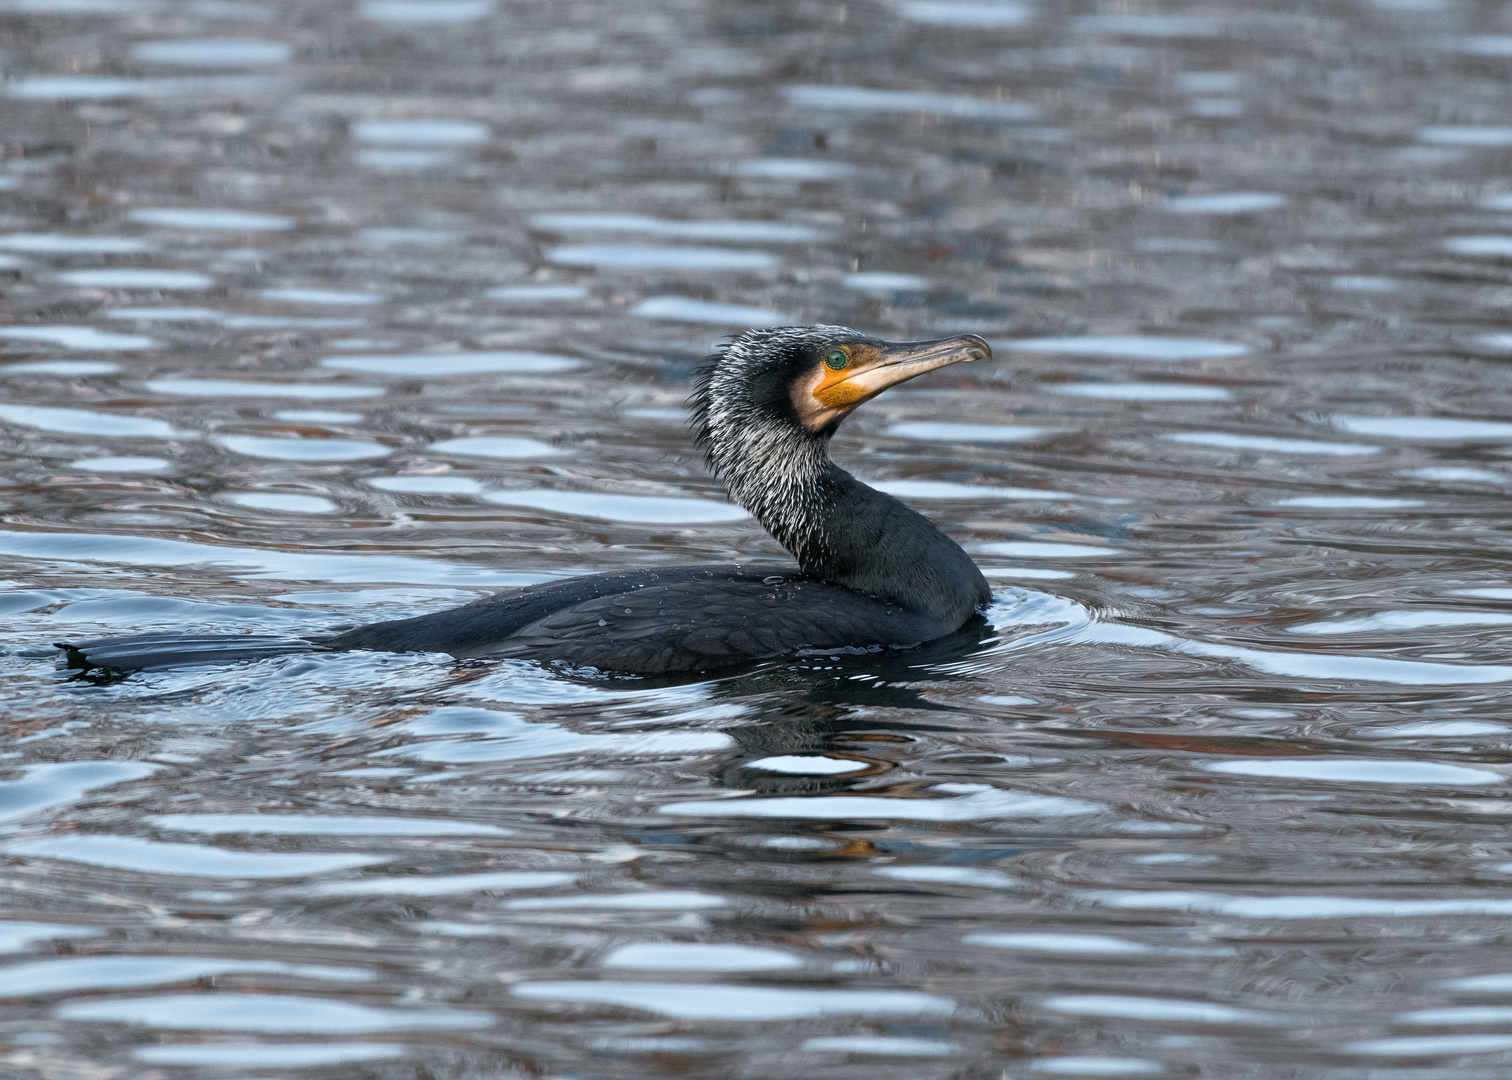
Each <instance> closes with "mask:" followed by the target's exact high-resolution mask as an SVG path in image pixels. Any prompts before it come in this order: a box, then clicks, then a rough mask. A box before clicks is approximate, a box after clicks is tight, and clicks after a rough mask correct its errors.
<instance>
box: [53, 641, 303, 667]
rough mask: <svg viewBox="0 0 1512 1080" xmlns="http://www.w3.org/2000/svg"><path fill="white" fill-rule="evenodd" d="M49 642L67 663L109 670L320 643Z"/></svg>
mask: <svg viewBox="0 0 1512 1080" xmlns="http://www.w3.org/2000/svg"><path fill="white" fill-rule="evenodd" d="M53 645H54V646H55V647H56V648H59V649H62V650H63V654H64V655H63V661H64V663H65V664H66V666H68V667H71V668H108V669H110V670H113V671H143V670H146V669H149V668H167V667H184V666H187V665H190V664H227V663H231V662H232V661H235V660H265V659H267V658H268V657H272V656H286V655H288V654H289V653H300V652H316V651H319V650H320V649H321V648H322V646H320V645H318V644H316V643H315V642H313V641H306V640H304V639H303V638H289V637H276V636H274V635H272V634H172V633H158V634H137V635H135V636H132V637H119V638H97V639H95V640H93V641H55V642H53Z"/></svg>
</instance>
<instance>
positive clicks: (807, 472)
mask: <svg viewBox="0 0 1512 1080" xmlns="http://www.w3.org/2000/svg"><path fill="white" fill-rule="evenodd" d="M991 355H992V350H991V349H990V348H989V347H988V345H987V343H986V342H985V341H983V340H982V339H981V338H979V337H977V336H975V335H974V334H967V335H963V336H960V337H950V338H942V339H939V340H934V341H907V342H893V341H884V340H881V339H880V338H876V337H872V336H870V335H867V334H863V333H861V332H860V331H857V330H852V329H850V328H848V327H843V326H778V327H770V328H766V329H760V330H751V331H747V332H746V333H744V334H741V335H739V336H738V337H736V338H734V339H733V340H732V341H731V342H730V343H729V344H728V345H726V346H725V347H724V348H723V350H722V351H721V352H719V353H717V354H715V355H714V356H711V357H708V358H706V360H705V362H704V366H703V368H702V370H701V372H700V374H699V375H698V378H697V381H696V384H695V388H694V391H693V395H692V397H691V398H690V404H691V406H692V426H693V429H694V432H695V437H696V439H697V441H698V443H699V444H700V445H701V446H702V447H703V449H704V451H705V453H706V454H707V457H708V462H709V465H710V467H711V468H712V469H713V471H714V472H715V473H716V474H717V475H718V476H719V477H720V478H721V479H723V480H724V482H725V484H726V486H727V488H728V490H729V493H730V495H731V497H732V498H733V499H734V500H735V501H736V502H738V503H740V504H741V505H742V506H744V507H745V508H746V509H747V510H749V511H750V513H751V514H752V515H753V516H754V517H755V518H756V520H757V521H759V522H760V523H761V525H762V526H763V527H764V528H765V529H766V530H767V532H769V533H770V534H771V535H772V537H773V538H774V539H776V540H777V542H778V543H780V544H781V545H782V546H783V547H784V548H786V549H787V550H788V552H790V553H791V554H792V556H793V559H794V563H793V564H782V563H737V564H713V565H707V566H686V567H677V568H670V569H669V568H663V567H658V568H655V569H637V570H618V571H614V572H611V573H605V574H594V575H590V576H586V577H575V578H570V579H567V580H564V581H554V582H548V583H546V584H542V585H534V586H531V587H529V588H524V589H519V590H517V591H514V592H509V593H501V594H498V595H495V596H490V597H487V598H485V599H482V600H478V601H475V602H474V603H471V604H466V605H464V606H462V607H458V608H453V609H451V610H448V611H441V612H436V613H434V614H430V615H421V616H418V617H416V618H411V619H398V620H394V621H391V622H381V623H374V624H372V625H370V626H362V627H358V628H357V629H355V630H350V631H348V632H346V633H342V634H337V635H335V636H328V637H310V638H280V637H267V636H260V635H242V636H236V635H182V634H143V635H137V636H135V637H125V638H115V639H103V640H99V641H83V642H76V643H69V642H64V643H59V644H58V648H60V649H63V650H64V661H65V663H67V664H68V666H70V667H86V668H88V667H99V668H107V669H116V670H138V669H144V668H161V667H171V666H178V665H182V664H192V663H208V662H218V661H230V660H241V659H250V658H260V657H268V656H276V655H280V654H284V653H292V652H308V651H346V650H354V649H363V650H378V651H385V652H441V653H450V654H451V655H452V656H454V657H458V658H474V657H476V658H524V659H534V660H538V661H541V662H543V663H547V664H550V665H554V666H557V667H561V668H564V669H568V670H571V671H577V672H581V671H584V670H587V669H591V670H593V671H596V672H601V673H605V674H628V675H657V674H668V673H678V672H699V671H712V670H717V669H720V668H726V667H730V666H732V665H737V664H740V663H742V662H745V661H749V660H755V659H759V658H762V657H771V656H780V655H785V654H793V653H821V654H823V653H834V652H858V651H860V652H865V651H877V650H881V649H888V648H907V647H910V646H915V645H919V644H922V643H924V642H928V641H933V640H935V639H938V638H941V637H944V636H946V635H948V634H951V633H953V632H955V631H956V630H958V629H960V628H961V627H962V626H964V625H965V624H966V623H967V622H969V621H970V620H971V619H972V618H973V617H974V616H975V614H976V613H977V612H978V611H980V610H981V609H982V608H983V607H984V606H985V605H986V604H987V603H988V602H989V600H990V599H991V593H990V590H989V589H988V587H987V582H986V580H985V579H984V578H983V577H982V574H981V571H980V570H978V569H977V567H976V565H975V564H974V563H973V562H972V561H971V558H970V557H969V556H968V555H967V554H966V552H965V551H963V550H962V549H961V547H960V545H959V544H957V543H956V542H955V541H953V540H951V539H950V538H949V537H948V536H946V535H945V534H944V533H943V532H941V531H940V530H939V529H938V528H937V527H936V526H935V525H934V524H933V523H932V522H931V521H929V519H927V518H925V517H924V516H923V515H922V514H919V513H917V512H915V511H914V510H911V509H909V508H908V507H907V506H905V505H903V503H901V502H899V501H898V500H897V499H894V498H893V497H892V496H890V495H886V494H883V493H882V492H880V491H877V490H876V489H874V488H871V487H868V486H867V485H866V484H864V483H862V482H861V481H860V480H857V479H856V478H855V477H854V476H852V475H851V474H850V473H848V472H846V471H845V470H844V469H842V468H841V467H840V466H839V465H837V464H835V462H834V461H832V460H831V459H830V456H829V444H830V439H831V437H832V436H833V435H834V434H835V431H836V429H837V428H838V427H839V426H840V424H841V422H842V421H843V420H844V419H845V418H846V417H847V416H849V415H850V414H851V412H853V411H854V410H855V409H856V407H857V406H859V405H861V404H862V403H863V402H865V401H869V400H870V399H871V398H874V397H876V396H877V395H878V394H880V393H882V391H884V390H886V389H887V388H888V387H890V386H896V385H898V384H899V383H902V382H906V381H907V380H909V379H912V378H914V377H916V376H919V375H923V374H924V373H925V372H929V371H934V370H936V369H937V368H942V367H945V366H946V365H948V364H955V363H960V362H962V361H972V360H984V359H989V358H990V357H991Z"/></svg>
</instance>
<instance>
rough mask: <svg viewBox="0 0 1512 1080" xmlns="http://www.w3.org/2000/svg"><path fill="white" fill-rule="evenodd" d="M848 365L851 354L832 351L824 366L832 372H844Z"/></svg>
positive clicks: (836, 350)
mask: <svg viewBox="0 0 1512 1080" xmlns="http://www.w3.org/2000/svg"><path fill="white" fill-rule="evenodd" d="M848 363H850V354H848V353H847V352H846V351H845V350H844V349H831V350H830V353H829V355H828V356H826V357H825V358H824V366H825V367H827V368H829V369H830V370H831V371H843V370H844V369H845V365H846V364H848Z"/></svg>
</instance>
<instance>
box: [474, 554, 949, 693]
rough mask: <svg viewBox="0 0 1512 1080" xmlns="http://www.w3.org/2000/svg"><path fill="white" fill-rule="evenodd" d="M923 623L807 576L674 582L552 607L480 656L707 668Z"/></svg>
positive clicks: (866, 640) (889, 641)
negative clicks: (772, 581) (771, 581)
mask: <svg viewBox="0 0 1512 1080" xmlns="http://www.w3.org/2000/svg"><path fill="white" fill-rule="evenodd" d="M938 636H940V630H939V629H938V628H936V627H934V626H933V625H932V622H931V620H928V619H926V618H921V617H919V616H918V615H915V614H912V613H910V612H907V611H905V610H903V609H902V608H900V607H897V606H896V605H892V604H887V603H884V602H883V601H880V600H875V599H873V598H871V597H868V596H862V595H861V594H859V593H855V592H852V591H850V590H849V589H845V588H842V587H840V586H838V585H830V584H827V583H825V582H822V581H814V580H812V579H809V578H797V577H795V578H788V579H785V580H782V581H780V582H778V583H776V584H766V583H764V582H762V581H759V580H749V579H747V580H728V579H726V580H705V581H698V580H695V581H682V582H675V583H672V584H667V585H654V586H649V587H646V588H642V589H637V590H636V591H634V592H627V593H617V594H613V595H609V596H600V597H595V598H593V599H590V600H586V601H583V602H581V603H577V604H573V605H571V606H568V607H564V608H561V609H559V610H557V611H554V612H552V613H550V614H549V615H546V616H545V617H544V618H541V619H538V620H536V621H535V622H533V623H531V624H530V625H528V626H524V627H522V628H520V629H519V630H518V631H517V632H516V633H514V634H513V635H511V636H510V637H508V638H506V639H504V640H502V641H499V642H497V643H496V644H494V645H492V646H490V647H488V648H487V649H486V650H483V651H479V652H477V653H473V654H472V655H475V656H486V657H520V658H530V659H536V660H541V661H545V662H548V663H558V664H563V665H566V666H569V667H575V668H597V669H598V670H600V671H606V672H639V673H657V672H679V671H701V670H714V669H717V668H722V667H729V666H731V665H734V664H738V663H741V662H743V661H746V660H754V659H758V658H760V657H765V656H779V655H783V654H787V653H794V652H799V651H801V650H805V649H810V650H815V651H819V652H823V651H825V650H830V649H856V648H863V649H864V648H870V647H887V646H907V645H915V644H918V643H919V642H922V641H928V640H930V639H931V638H934V637H938Z"/></svg>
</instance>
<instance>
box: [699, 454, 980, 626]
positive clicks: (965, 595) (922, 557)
mask: <svg viewBox="0 0 1512 1080" xmlns="http://www.w3.org/2000/svg"><path fill="white" fill-rule="evenodd" d="M740 441H741V442H742V443H746V444H747V445H744V446H742V447H741V448H740V451H741V452H739V453H736V454H732V455H730V456H728V457H726V458H725V461H724V462H720V461H719V460H718V458H719V457H720V456H722V455H717V454H716V455H714V456H715V458H716V466H719V465H725V466H726V467H723V468H720V469H719V471H720V473H721V475H722V476H723V477H724V480H725V482H726V483H727V484H728V485H729V488H730V494H731V495H732V496H733V497H734V498H735V500H736V501H737V502H739V503H740V504H741V505H742V506H744V507H745V508H746V509H747V510H749V511H750V512H751V513H752V514H753V515H754V516H755V517H756V519H757V520H758V521H760V522H761V524H762V525H763V526H764V527H765V528H766V530H767V531H768V532H769V533H771V534H772V536H773V537H774V538H775V539H776V540H777V542H778V543H780V544H781V545H782V546H783V547H785V548H787V549H788V551H790V552H792V554H793V557H794V558H796V559H797V560H798V565H799V567H800V568H801V569H802V570H803V572H804V573H805V574H808V575H810V576H811V577H816V578H819V579H821V580H823V581H829V582H832V583H834V584H836V585H843V586H845V587H846V588H849V589H854V590H855V591H857V592H860V593H865V594H866V595H868V596H875V597H878V598H879V599H884V600H890V601H893V602H895V603H897V604H899V605H900V606H902V607H904V608H906V609H908V610H910V611H914V612H917V613H919V614H925V615H930V616H933V617H935V618H937V619H939V620H940V621H941V623H942V624H947V626H948V630H953V629H955V628H956V627H958V626H961V625H962V624H964V623H965V622H966V620H967V619H969V618H970V617H971V614H972V612H974V611H975V610H977V609H978V608H980V607H982V606H983V605H984V604H986V603H987V602H988V601H989V600H990V599H991V593H990V590H989V589H988V587H987V582H986V581H985V580H984V579H983V577H982V573H981V571H980V570H978V569H977V567H976V564H975V563H973V562H972V561H971V558H970V557H969V556H968V555H967V554H966V553H965V552H964V551H962V550H961V547H960V545H959V544H957V543H956V542H955V541H954V540H952V539H950V537H948V536H946V535H945V534H944V533H942V532H941V531H940V530H939V529H938V528H936V527H935V525H934V523H933V522H931V521H930V520H929V519H928V518H926V517H924V516H923V515H922V514H918V513H916V512H914V511H913V510H910V509H909V508H908V507H906V506H904V505H903V504H902V503H901V502H899V501H898V500H897V499H894V498H893V497H892V496H890V495H884V494H883V493H882V492H880V491H877V490H876V489H875V488H870V487H867V486H866V485H865V484H863V483H862V482H861V481H859V480H857V479H856V478H855V477H854V476H852V475H851V474H850V473H848V472H846V471H845V470H844V469H842V468H840V466H838V465H836V464H835V463H834V462H833V461H831V460H830V458H829V454H828V451H827V448H826V441H827V440H823V439H819V438H815V437H814V436H811V435H809V434H808V433H806V432H802V431H785V430H782V429H766V430H764V431H763V430H759V429H755V430H749V431H747V432H744V433H742V436H741V438H740ZM751 444H760V445H751ZM747 463H751V464H750V465H748V464H747ZM755 463H759V466H757V465H755ZM948 630H947V631H942V632H948Z"/></svg>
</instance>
